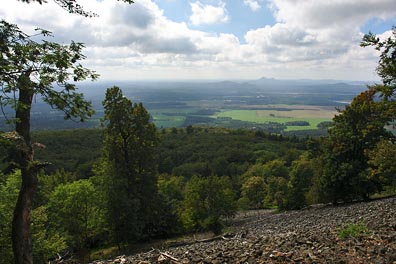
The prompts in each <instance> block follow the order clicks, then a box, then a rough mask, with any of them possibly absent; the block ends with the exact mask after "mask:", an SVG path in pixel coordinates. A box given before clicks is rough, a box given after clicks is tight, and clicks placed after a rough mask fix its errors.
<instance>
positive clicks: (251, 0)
mask: <svg viewBox="0 0 396 264" xmlns="http://www.w3.org/2000/svg"><path fill="white" fill-rule="evenodd" d="M243 3H244V4H245V5H247V6H248V7H249V8H250V9H251V10H252V11H253V12H255V11H257V10H259V9H260V8H261V5H260V3H259V2H258V1H256V0H243Z"/></svg>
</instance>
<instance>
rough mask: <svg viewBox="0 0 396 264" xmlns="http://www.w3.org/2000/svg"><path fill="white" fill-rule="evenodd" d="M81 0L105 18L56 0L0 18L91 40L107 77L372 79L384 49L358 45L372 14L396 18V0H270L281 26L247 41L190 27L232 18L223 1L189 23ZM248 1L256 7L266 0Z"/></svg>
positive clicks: (196, 9) (59, 36)
mask: <svg viewBox="0 0 396 264" xmlns="http://www.w3.org/2000/svg"><path fill="white" fill-rule="evenodd" d="M80 1H81V3H82V5H83V6H84V7H85V8H86V9H87V10H91V11H93V12H95V13H98V14H99V15H100V17H98V18H84V17H81V16H77V15H72V14H68V13H67V12H65V11H64V10H62V9H61V8H59V6H57V5H56V4H54V3H53V1H48V4H45V5H39V4H37V3H35V2H33V3H31V4H29V5H28V4H26V3H22V2H20V1H12V5H11V4H10V5H3V6H1V7H0V16H1V17H2V18H4V19H5V20H7V21H9V22H13V23H16V24H18V25H19V26H20V27H21V28H22V29H23V30H24V31H28V32H33V29H34V28H35V27H41V28H45V29H48V30H51V31H53V32H54V36H55V37H54V38H53V39H52V40H54V41H57V42H59V43H70V40H75V41H78V42H84V43H85V44H86V46H87V49H86V50H85V54H86V55H87V60H86V61H85V63H84V65H85V66H87V67H89V68H92V69H94V70H97V71H98V72H99V73H101V75H102V76H103V78H108V79H115V78H120V79H136V78H141V79H147V78H150V79H151V78H157V79H163V78H194V79H197V78H201V77H202V78H228V77H231V78H256V77H261V76H262V75H266V76H271V75H272V76H275V77H278V78H279V77H283V78H312V77H315V78H323V77H324V78H343V77H346V78H348V76H349V78H356V79H358V78H360V77H362V78H373V77H374V76H375V74H374V71H375V65H376V61H377V58H378V54H377V53H376V52H375V51H374V50H373V49H370V48H366V49H362V48H359V42H360V40H361V38H362V36H363V33H362V32H360V28H361V26H362V25H363V24H364V23H366V22H367V21H369V20H370V19H373V18H377V19H388V18H394V17H396V9H395V8H394V0H348V1H345V0H332V1H314V0H312V1H307V0H268V1H267V4H268V5H269V6H270V7H271V10H272V12H273V15H274V17H275V19H276V23H275V24H273V25H266V26H263V27H260V28H255V29H251V30H249V31H248V32H246V34H245V35H244V42H242V41H240V39H238V37H236V36H235V35H234V34H232V33H230V32H227V33H224V32H218V33H215V32H205V31H202V30H196V29H192V28H191V25H204V24H205V25H206V26H207V27H208V28H209V27H210V24H215V23H224V22H227V21H228V20H229V17H228V11H227V10H226V5H225V4H224V2H222V1H220V2H219V0H212V1H205V2H204V1H203V0H201V1H196V2H193V3H191V4H190V7H191V9H192V15H191V17H190V18H189V21H186V22H175V21H172V20H170V19H169V18H167V17H166V16H165V14H164V11H163V10H161V9H160V7H159V6H158V5H157V4H156V2H155V1H153V0H139V1H135V4H133V5H127V4H125V3H122V2H120V1H115V0H103V1H94V0H80ZM203 3H211V4H212V5H209V4H203ZM213 3H217V5H213ZM241 3H242V2H241ZM244 3H245V4H246V5H247V6H249V8H251V9H252V10H253V11H254V10H258V9H257V8H259V7H260V5H261V4H262V3H263V1H259V0H256V1H255V0H244ZM261 8H264V6H261ZM230 11H231V9H230ZM230 15H232V14H230ZM187 19H188V18H187ZM386 34H389V32H387V33H384V34H383V35H384V36H385V35H386ZM308 72H309V74H310V75H309V76H307V73H308ZM368 76H369V77H368Z"/></svg>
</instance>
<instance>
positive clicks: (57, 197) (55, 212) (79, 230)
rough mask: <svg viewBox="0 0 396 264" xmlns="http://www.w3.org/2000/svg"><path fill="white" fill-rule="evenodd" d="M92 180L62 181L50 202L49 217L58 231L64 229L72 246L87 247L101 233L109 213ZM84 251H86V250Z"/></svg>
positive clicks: (74, 247) (75, 247) (81, 248)
mask: <svg viewBox="0 0 396 264" xmlns="http://www.w3.org/2000/svg"><path fill="white" fill-rule="evenodd" d="M97 196H98V195H97V192H96V190H95V187H94V185H93V183H92V182H91V181H90V180H78V181H74V182H72V183H66V184H60V185H59V186H58V187H56V188H55V190H54V191H53V192H52V193H51V196H50V200H49V202H48V210H49V219H50V222H51V223H52V226H53V228H54V229H55V230H61V233H62V235H63V237H65V238H66V241H67V242H68V245H69V247H71V248H73V249H75V250H80V251H81V250H84V249H86V248H87V247H88V246H89V241H91V240H93V238H94V237H95V236H97V235H98V234H100V232H101V231H102V228H103V223H102V219H104V218H105V217H104V214H105V212H104V211H103V210H101V206H100V202H101V200H100V199H98V197H97ZM82 252H84V251H82Z"/></svg>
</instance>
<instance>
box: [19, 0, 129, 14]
mask: <svg viewBox="0 0 396 264" xmlns="http://www.w3.org/2000/svg"><path fill="white" fill-rule="evenodd" d="M19 1H22V2H25V3H31V2H37V3H39V4H45V3H47V2H48V1H47V0H19ZM53 1H54V2H55V3H56V4H58V5H59V6H60V7H62V8H63V9H65V10H67V11H68V12H69V13H73V14H77V15H81V16H84V17H95V16H98V15H97V14H95V13H92V12H90V11H85V10H84V8H83V6H82V5H80V4H78V3H77V1H76V0H53ZM117 1H123V2H125V3H128V4H132V3H134V1H132V0H117Z"/></svg>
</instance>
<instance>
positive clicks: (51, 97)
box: [0, 21, 98, 263]
mask: <svg viewBox="0 0 396 264" xmlns="http://www.w3.org/2000/svg"><path fill="white" fill-rule="evenodd" d="M47 36H50V32H48V31H46V30H42V29H38V30H37V34H36V35H34V37H35V38H34V39H37V38H38V37H47ZM34 39H33V36H30V35H28V34H25V33H24V32H22V31H21V30H20V29H19V28H18V27H17V26H16V25H13V24H9V23H7V22H5V21H1V22H0V51H1V57H0V72H1V75H0V91H1V94H2V95H1V96H0V106H1V107H2V109H4V107H6V106H8V107H11V108H13V109H14V110H15V116H14V119H13V121H14V122H15V131H16V132H15V133H7V134H6V135H4V136H3V137H5V138H7V140H9V141H12V142H14V144H15V145H16V146H17V150H16V152H14V153H13V157H12V159H13V162H14V164H15V165H16V167H17V168H19V169H20V170H21V175H22V176H21V177H22V186H21V189H20V192H19V196H18V201H17V204H16V206H15V211H14V217H13V225H12V244H13V251H14V257H15V263H32V262H33V259H32V242H31V241H32V240H31V231H30V222H31V210H32V202H33V197H34V194H35V192H36V189H37V185H38V181H37V172H38V171H39V170H40V168H42V167H43V166H45V163H40V162H38V161H35V160H34V157H33V154H34V152H33V147H34V146H36V144H32V142H31V138H30V110H31V106H32V102H33V98H34V97H35V96H39V97H40V98H41V99H42V100H43V101H44V102H46V103H48V104H49V105H50V106H51V107H53V108H56V109H59V110H61V111H63V112H64V113H65V119H72V118H78V119H79V120H82V121H83V120H85V119H86V118H88V117H89V116H91V115H92V113H93V110H92V109H91V104H90V103H89V102H87V101H85V100H84V97H83V95H82V94H81V93H78V92H77V88H76V86H75V84H74V83H71V82H70V80H72V81H73V82H77V81H81V80H85V79H92V80H95V79H96V78H97V77H98V75H97V74H96V73H95V72H93V71H90V70H88V69H86V68H84V67H83V66H82V65H81V64H80V63H79V61H80V60H82V59H84V58H85V57H84V55H83V54H82V53H81V51H82V49H83V47H84V46H83V44H81V43H76V42H72V43H71V44H70V45H60V44H58V43H54V42H49V41H46V40H42V41H40V42H37V41H35V40H34Z"/></svg>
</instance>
